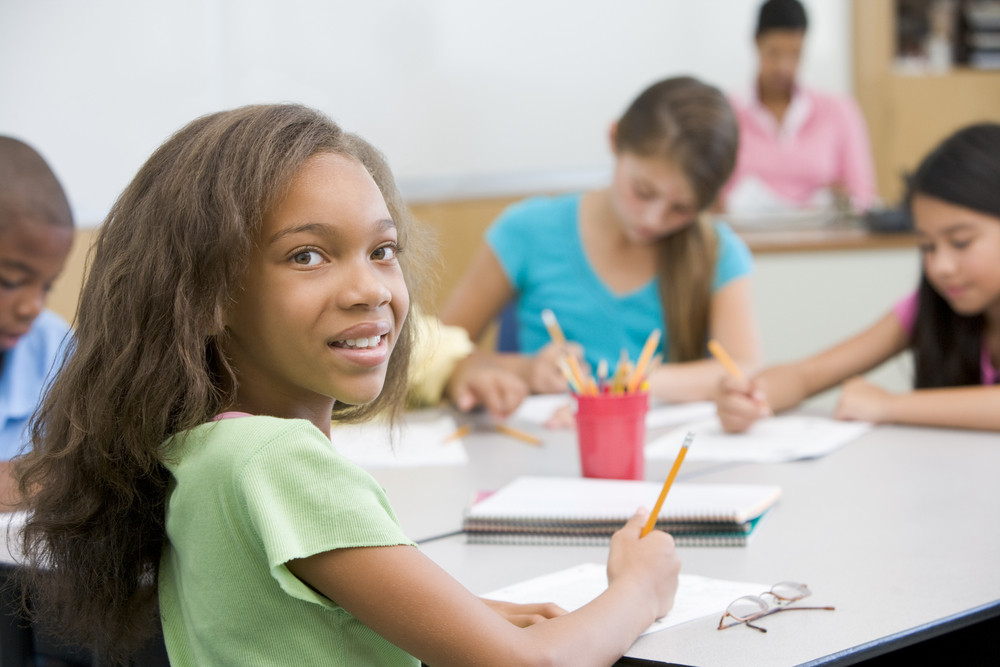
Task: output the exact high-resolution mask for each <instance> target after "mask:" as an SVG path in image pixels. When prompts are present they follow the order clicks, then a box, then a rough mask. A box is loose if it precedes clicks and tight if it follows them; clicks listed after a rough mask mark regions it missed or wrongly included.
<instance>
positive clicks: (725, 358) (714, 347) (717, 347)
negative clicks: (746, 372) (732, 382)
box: [708, 339, 743, 380]
mask: <svg viewBox="0 0 1000 667" xmlns="http://www.w3.org/2000/svg"><path fill="white" fill-rule="evenodd" d="M708 351H709V352H711V353H712V356H713V357H715V358H716V359H718V361H719V363H720V364H722V365H723V367H724V368H725V369H726V371H728V373H729V374H730V375H732V376H733V377H734V378H736V379H737V380H742V379H743V371H741V370H740V367H739V366H737V365H736V362H735V361H733V358H732V357H730V356H729V353H728V352H726V348H724V347H722V343H720V342H719V341H717V340H714V339H713V340H710V341H708Z"/></svg>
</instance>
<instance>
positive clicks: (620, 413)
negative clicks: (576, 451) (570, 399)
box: [576, 392, 649, 479]
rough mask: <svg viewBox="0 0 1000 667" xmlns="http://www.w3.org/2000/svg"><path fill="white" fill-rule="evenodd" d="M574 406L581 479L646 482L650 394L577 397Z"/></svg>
mask: <svg viewBox="0 0 1000 667" xmlns="http://www.w3.org/2000/svg"><path fill="white" fill-rule="evenodd" d="M576 406H577V409H576V433H577V438H578V439H579V443H580V467H581V468H582V469H583V476H584V477H603V478H606V479H645V472H646V465H645V464H646V458H645V454H644V451H643V448H644V446H645V444H646V412H647V411H648V410H649V394H648V393H647V392H639V393H635V394H620V395H615V394H601V395H599V396H579V395H578V396H577V397H576Z"/></svg>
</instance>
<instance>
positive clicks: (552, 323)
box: [542, 308, 566, 345]
mask: <svg viewBox="0 0 1000 667" xmlns="http://www.w3.org/2000/svg"><path fill="white" fill-rule="evenodd" d="M542 322H544V323H545V328H546V329H548V331H549V338H551V339H552V342H553V343H555V344H556V345H565V344H566V336H565V335H564V334H563V331H562V328H560V326H559V320H557V319H556V314H555V313H553V312H552V311H551V310H549V309H548V308H546V309H545V310H543V311H542Z"/></svg>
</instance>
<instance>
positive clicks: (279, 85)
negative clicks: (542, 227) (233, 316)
mask: <svg viewBox="0 0 1000 667" xmlns="http://www.w3.org/2000/svg"><path fill="white" fill-rule="evenodd" d="M758 3H759V0H503V1H500V0H396V1H392V0H203V1H202V0H139V1H136V0H86V1H83V2H81V1H80V0H0V91H2V93H0V95H2V97H0V133H2V134H11V135H15V136H18V137H20V138H22V139H24V140H26V141H28V142H29V143H32V144H33V145H35V146H36V147H37V148H38V149H39V150H40V151H41V152H42V153H43V154H44V155H45V156H46V158H47V159H48V160H49V161H50V162H51V163H52V165H53V166H54V168H55V169H56V171H57V173H58V174H59V175H60V177H61V179H62V181H63V183H64V185H65V187H66V188H67V190H68V192H69V196H70V200H71V202H72V204H73V206H74V209H75V212H76V215H77V219H78V221H79V222H80V224H82V225H91V224H95V223H97V222H99V221H100V220H101V219H102V218H103V216H104V215H105V213H106V211H107V209H108V207H109V206H110V205H111V203H112V201H113V200H114V198H115V197H116V196H117V194H118V193H119V192H120V191H121V189H122V188H123V187H124V186H125V184H126V183H127V182H128V180H129V179H130V178H131V176H132V175H133V174H134V173H135V171H136V170H137V169H138V167H139V165H140V164H141V163H142V162H143V160H145V158H146V157H147V156H148V155H149V154H150V152H152V150H153V149H154V148H155V147H156V146H157V145H159V144H160V143H161V142H162V141H163V140H164V139H165V138H166V137H167V135H169V134H170V133H171V132H173V131H174V130H176V129H177V128H179V127H180V126H182V125H183V124H184V123H186V122H187V121H189V120H191V119H193V118H194V117H196V116H199V115H201V114H204V113H208V112H211V111H216V110H219V109H223V108H229V107H233V106H238V105H241V104H246V103H252V102H280V101H295V102H302V103H305V104H308V105H311V106H315V107H317V108H320V109H322V110H324V111H326V112H327V113H328V114H330V115H331V116H333V117H334V118H335V119H336V120H338V121H339V122H340V123H341V124H342V125H343V126H344V127H345V128H347V129H349V130H352V131H354V132H358V133H359V134H361V135H363V136H365V137H366V138H368V139H369V140H371V141H372V142H373V143H375V144H376V145H377V146H379V147H380V148H382V149H383V150H384V151H385V152H386V154H387V155H388V156H389V159H390V162H391V163H392V165H393V167H394V170H395V172H396V175H397V177H398V179H399V181H400V183H401V185H402V187H403V190H404V193H405V194H408V195H409V196H411V197H412V198H415V199H416V198H425V199H426V198H428V197H433V196H436V195H437V196H451V195H462V194H466V195H474V194H486V193H490V192H498V191H504V190H508V191H514V192H516V191H519V190H522V191H523V190H531V189H540V188H550V187H583V186H586V185H589V184H591V182H592V181H593V180H594V179H595V178H599V177H600V176H601V174H603V173H604V171H605V170H606V169H607V166H608V164H609V159H608V155H607V149H606V129H607V126H608V124H609V123H610V122H611V121H612V120H613V119H614V118H615V117H616V116H617V115H618V114H620V113H621V111H622V110H623V109H624V107H625V105H626V104H627V102H628V101H629V100H630V99H631V98H632V97H633V96H634V95H635V94H637V93H638V92H639V91H640V90H641V89H642V88H643V87H645V86H646V85H647V84H649V83H651V82H652V81H654V80H656V79H659V78H662V77H664V76H669V75H673V74H681V73H684V74H694V75H696V76H699V77H701V78H703V79H705V80H707V81H710V82H713V83H715V84H716V85H718V86H720V87H722V88H724V89H726V90H730V89H735V88H740V87H743V86H746V85H749V81H750V78H751V76H752V73H753V71H754V68H755V59H754V52H753V50H752V35H751V33H752V30H753V24H754V21H755V17H756V10H757V6H758ZM805 4H806V5H807V9H808V11H809V13H810V20H811V28H810V34H809V39H808V41H807V52H806V56H805V61H804V63H803V69H802V78H803V80H804V81H806V82H808V83H810V84H812V85H816V86H818V87H820V88H825V89H828V90H832V91H837V92H847V91H849V89H850V34H849V33H850V20H849V18H850V7H849V2H848V0H812V1H811V2H810V1H808V0H807V1H806V2H805Z"/></svg>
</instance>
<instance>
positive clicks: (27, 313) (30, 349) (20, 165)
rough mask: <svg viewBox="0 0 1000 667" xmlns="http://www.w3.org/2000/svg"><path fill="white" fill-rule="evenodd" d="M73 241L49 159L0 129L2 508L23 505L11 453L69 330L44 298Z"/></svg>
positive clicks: (22, 441)
mask: <svg viewBox="0 0 1000 667" xmlns="http://www.w3.org/2000/svg"><path fill="white" fill-rule="evenodd" d="M72 244H73V215H72V212H71V211H70V207H69V201H68V200H67V199H66V194H65V192H63V189H62V186H61V185H60V184H59V180H58V179H57V178H56V176H55V174H54V173H52V170H51V169H50V168H49V165H48V164H47V163H46V162H45V160H44V158H42V156H41V155H39V154H38V152H37V151H35V149H34V148H32V147H31V146H29V145H27V144H26V143H24V142H23V141H20V140H18V139H14V138H12V137H0V511H5V510H9V509H14V508H15V506H16V505H17V501H18V494H17V492H16V488H15V483H14V481H13V478H12V477H11V473H10V467H11V464H10V459H12V458H13V457H14V456H16V455H17V454H18V453H19V452H20V451H21V450H22V448H23V447H25V446H26V445H28V444H29V442H28V429H27V426H28V421H29V418H30V417H31V414H32V413H33V412H34V411H35V407H36V406H37V405H38V402H39V400H40V399H41V396H42V394H43V392H44V390H45V387H46V383H47V381H48V380H49V379H50V378H51V374H52V373H54V372H55V371H56V370H57V368H58V367H59V365H60V363H61V361H62V358H63V355H64V351H65V346H66V344H67V341H68V338H69V325H68V324H66V322H64V321H63V320H62V318H60V317H59V316H58V315H56V314H55V313H53V312H51V311H49V310H46V309H45V300H46V298H47V297H48V293H49V289H50V288H51V287H52V283H53V282H54V281H55V280H56V278H57V277H58V276H59V274H60V273H62V270H63V265H64V264H65V263H66V257H67V256H68V255H69V251H70V248H71V247H72Z"/></svg>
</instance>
